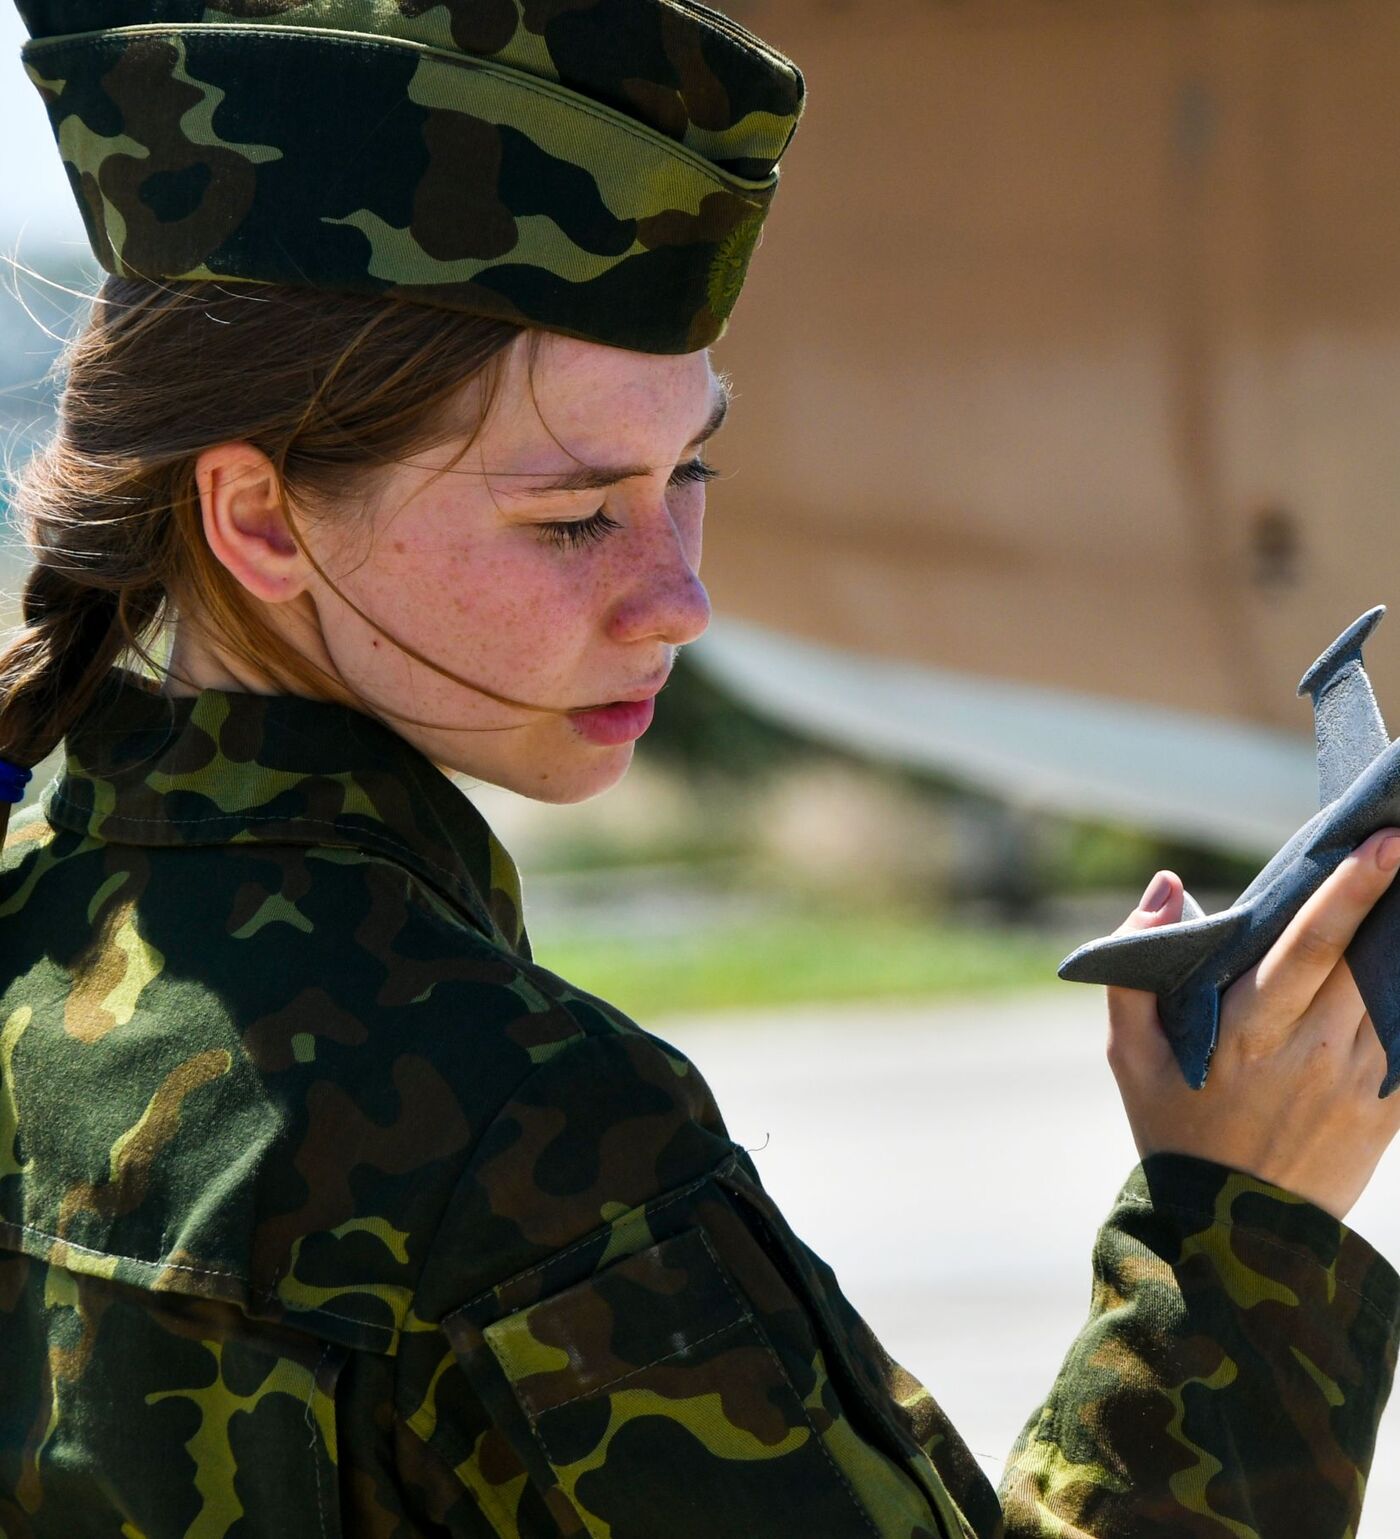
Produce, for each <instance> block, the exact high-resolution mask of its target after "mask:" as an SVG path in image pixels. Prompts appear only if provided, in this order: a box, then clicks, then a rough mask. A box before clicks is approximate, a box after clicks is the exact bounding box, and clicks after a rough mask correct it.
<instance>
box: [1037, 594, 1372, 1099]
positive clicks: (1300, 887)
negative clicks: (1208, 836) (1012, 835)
mask: <svg viewBox="0 0 1400 1539" xmlns="http://www.w3.org/2000/svg"><path fill="white" fill-rule="evenodd" d="M1384 614H1385V608H1384V606H1380V607H1378V608H1376V609H1372V610H1370V611H1368V612H1367V613H1366V614H1364V615H1362V616H1361V618H1360V619H1359V620H1357V621H1356V622H1355V624H1353V625H1351V626H1349V627H1348V628H1347V629H1346V630H1345V631H1343V632H1342V634H1341V635H1340V636H1338V638H1337V639H1336V640H1335V641H1334V642H1333V643H1332V645H1331V646H1330V647H1328V648H1327V650H1326V651H1325V652H1324V653H1323V654H1322V656H1321V657H1319V658H1318V660H1317V661H1316V662H1315V663H1314V664H1313V665H1312V667H1311V668H1309V669H1308V671H1307V672H1306V673H1305V674H1304V675H1303V680H1302V682H1301V683H1300V684H1299V685H1298V693H1299V694H1300V695H1301V694H1304V693H1307V694H1310V695H1311V696H1312V702H1313V719H1314V724H1315V726H1316V729H1317V767H1318V777H1319V780H1320V783H1321V797H1320V800H1321V804H1322V808H1321V811H1320V812H1318V813H1317V814H1316V816H1314V817H1313V818H1312V819H1310V820H1309V821H1308V822H1307V823H1305V824H1304V825H1303V827H1302V828H1300V829H1299V830H1298V832H1297V833H1296V834H1294V835H1293V837H1292V838H1291V839H1290V840H1289V841H1288V843H1287V844H1285V845H1284V846H1283V848H1282V849H1281V850H1280V851H1279V852H1278V854H1277V855H1275V856H1274V857H1273V859H1272V860H1271V861H1270V862H1269V863H1268V865H1266V866H1265V867H1264V869H1263V870H1262V871H1261V872H1260V873H1259V875H1258V876H1256V877H1255V878H1254V880H1253V881H1252V882H1251V883H1250V884H1249V886H1248V887H1246V888H1245V890H1244V891H1243V892H1242V893H1241V894H1240V895H1239V897H1238V898H1237V899H1236V900H1235V902H1234V903H1233V904H1232V905H1231V906H1230V907H1229V908H1227V909H1223V910H1222V911H1221V912H1220V913H1218V914H1209V915H1208V914H1205V913H1203V912H1202V910H1201V907H1200V905H1199V904H1198V903H1196V901H1195V900H1194V899H1193V898H1191V897H1190V895H1189V894H1188V895H1187V898H1186V905H1185V908H1184V910H1183V911H1182V917H1181V919H1180V920H1179V921H1178V922H1177V923H1176V924H1169V925H1162V926H1160V927H1159V928H1157V929H1155V930H1143V931H1138V932H1136V933H1133V934H1128V935H1109V936H1105V937H1104V939H1102V940H1096V941H1090V942H1089V944H1088V945H1087V946H1081V947H1080V948H1079V950H1078V951H1075V952H1073V953H1072V954H1071V955H1070V956H1068V957H1066V958H1065V960H1064V961H1063V962H1062V963H1061V964H1060V977H1061V978H1067V979H1069V980H1070V981H1071V982H1074V983H1107V984H1114V985H1116V986H1119V987H1122V988H1130V989H1148V990H1150V991H1151V992H1152V993H1154V994H1156V996H1157V1006H1158V1013H1159V1014H1160V1016H1161V1019H1162V1025H1163V1028H1164V1029H1165V1031H1166V1033H1167V1036H1168V1037H1169V1038H1170V1039H1171V1045H1172V1050H1173V1051H1174V1052H1175V1054H1176V1060H1177V1062H1178V1063H1179V1064H1180V1065H1181V1071H1182V1073H1183V1074H1184V1075H1185V1076H1186V1080H1187V1083H1188V1084H1190V1085H1191V1086H1193V1087H1194V1088H1195V1089H1198V1090H1199V1089H1200V1087H1201V1086H1202V1085H1203V1084H1205V1080H1206V1071H1207V1070H1208V1068H1209V1067H1210V1057H1211V1053H1212V1052H1213V1051H1214V1049H1215V1042H1216V1036H1217V1033H1218V1031H1219V1026H1220V996H1221V994H1222V993H1223V992H1224V990H1225V989H1227V988H1228V987H1229V986H1230V984H1232V983H1233V982H1234V981H1235V979H1236V978H1238V977H1239V976H1240V975H1241V974H1242V973H1245V972H1248V971H1249V969H1250V968H1251V967H1253V966H1254V964H1255V963H1256V962H1258V961H1259V960H1260V958H1261V957H1262V956H1263V955H1264V953H1265V952H1266V951H1267V950H1268V949H1269V947H1270V946H1272V945H1273V943H1274V942H1275V941H1276V940H1277V939H1278V937H1279V936H1280V935H1281V934H1282V933H1283V931H1284V929H1285V928H1286V927H1287V925H1288V922H1289V920H1290V919H1292V917H1293V916H1294V914H1296V913H1297V912H1298V910H1299V909H1300V908H1301V907H1302V905H1303V903H1304V902H1305V901H1306V899H1307V898H1308V897H1309V895H1310V894H1311V893H1313V892H1315V891H1316V890H1317V889H1318V887H1320V886H1321V885H1322V882H1323V881H1324V880H1325V878H1326V877H1327V876H1328V875H1329V874H1330V873H1331V872H1332V871H1334V870H1335V869H1336V867H1337V866H1338V865H1339V864H1340V863H1341V862H1342V860H1343V859H1344V858H1345V857H1346V856H1347V855H1348V854H1349V853H1350V852H1351V851H1352V850H1353V849H1355V848H1356V846H1357V845H1358V844H1360V843H1361V842H1362V841H1363V840H1364V839H1366V838H1367V837H1369V836H1370V835H1371V834H1373V833H1375V831H1376V830H1377V829H1378V828H1384V827H1386V826H1387V825H1390V824H1393V825H1395V826H1397V827H1400V741H1397V742H1395V743H1392V742H1391V741H1390V738H1389V736H1388V735H1387V733H1386V730H1385V722H1384V721H1383V720H1382V719H1381V713H1380V708H1379V707H1378V706H1377V704H1376V697H1375V694H1374V692H1373V691H1372V689H1371V681H1370V679H1369V678H1367V676H1366V669H1365V667H1364V665H1363V663H1362V660H1361V649H1362V647H1363V646H1364V645H1365V643H1366V639H1367V637H1368V636H1369V635H1370V634H1371V632H1372V631H1373V630H1374V629H1375V628H1376V626H1377V625H1378V624H1379V623H1380V620H1381V617H1382V616H1383V615H1384ZM1346 959H1347V964H1348V966H1350V968H1351V971H1352V975H1353V976H1354V977H1355V979H1356V986H1357V988H1358V989H1359V990H1360V991H1361V998H1362V1000H1363V1002H1364V1003H1365V1005H1366V1009H1367V1011H1368V1013H1369V1014H1370V1017H1371V1021H1372V1023H1373V1024H1374V1026H1375V1028H1376V1035H1377V1036H1378V1037H1379V1038H1380V1040H1381V1045H1382V1047H1384V1048H1385V1056H1386V1074H1385V1080H1384V1082H1383V1084H1382V1085H1381V1090H1380V1093H1381V1095H1383V1096H1386V1095H1389V1094H1390V1092H1391V1091H1392V1090H1394V1089H1395V1087H1396V1085H1397V1084H1400V881H1397V882H1396V883H1395V884H1394V885H1392V886H1391V887H1390V888H1389V889H1388V891H1387V892H1386V894H1385V896H1384V897H1382V898H1381V900H1380V902H1379V903H1377V904H1376V906H1375V907H1374V908H1373V909H1372V910H1371V912H1370V913H1369V914H1368V915H1367V916H1366V919H1365V921H1364V922H1363V923H1362V925H1361V928H1360V929H1359V930H1358V931H1357V932H1356V936H1355V938H1354V939H1353V940H1352V943H1351V945H1350V947H1349V948H1348V949H1347V954H1346Z"/></svg>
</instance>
